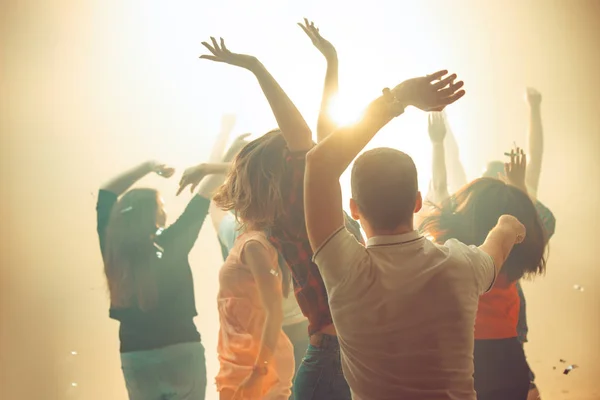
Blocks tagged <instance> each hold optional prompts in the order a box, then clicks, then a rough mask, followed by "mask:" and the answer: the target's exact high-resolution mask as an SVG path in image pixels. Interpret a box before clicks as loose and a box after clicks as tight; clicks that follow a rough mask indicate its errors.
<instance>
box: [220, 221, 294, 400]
mask: <svg viewBox="0 0 600 400" xmlns="http://www.w3.org/2000/svg"><path fill="white" fill-rule="evenodd" d="M250 241H257V242H259V243H260V244H262V245H263V246H264V247H265V248H266V249H267V250H268V252H269V254H270V256H271V263H272V266H273V269H274V270H275V271H277V270H278V269H279V265H278V256H277V251H276V250H275V248H274V247H273V246H272V245H271V244H270V243H269V241H268V240H267V238H266V237H265V235H264V233H262V232H247V233H244V234H242V235H240V236H238V238H237V239H236V240H235V244H234V245H233V248H232V249H231V251H230V253H229V256H228V257H227V260H225V263H224V264H223V266H222V267H221V270H220V272H219V286H220V287H219V294H218V296H217V304H218V307H219V320H220V329H219V343H218V346H217V354H218V357H219V364H220V368H219V373H218V374H217V377H216V383H217V390H218V391H222V390H223V389H225V388H227V389H231V390H235V389H237V387H238V386H239V385H240V384H241V383H242V382H243V381H244V379H246V378H247V377H248V376H249V375H250V373H251V372H252V368H253V366H254V363H255V362H256V357H257V356H258V352H259V349H260V344H261V339H262V331H263V326H264V322H265V318H266V311H265V309H264V307H263V305H262V302H261V300H260V294H259V292H258V288H257V287H256V282H255V281H254V277H253V275H252V272H251V271H250V267H248V266H247V265H245V264H244V263H243V262H242V261H241V260H242V258H243V257H242V253H243V252H244V248H245V246H246V244H247V243H248V242H250ZM280 275H281V274H279V277H280ZM280 279H281V277H280ZM293 375H294V349H293V347H292V343H291V342H290V340H289V339H288V337H287V336H286V335H285V333H284V332H283V330H281V331H280V332H279V339H278V340H277V347H276V348H275V352H274V354H273V358H272V359H271V361H270V362H269V369H268V372H267V375H266V376H265V377H264V379H263V388H262V394H261V397H260V398H261V399H262V400H287V399H288V397H289V396H290V394H291V390H290V388H291V386H292V377H293Z"/></svg>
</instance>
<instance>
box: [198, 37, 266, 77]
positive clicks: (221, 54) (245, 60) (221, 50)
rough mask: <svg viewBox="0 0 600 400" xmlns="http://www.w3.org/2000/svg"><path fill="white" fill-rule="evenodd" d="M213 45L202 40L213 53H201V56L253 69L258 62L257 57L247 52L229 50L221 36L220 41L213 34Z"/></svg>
mask: <svg viewBox="0 0 600 400" xmlns="http://www.w3.org/2000/svg"><path fill="white" fill-rule="evenodd" d="M210 40H211V42H212V45H211V44H209V43H208V42H202V45H203V46H204V47H206V48H207V49H208V51H210V52H211V53H212V55H201V56H200V58H203V59H205V60H211V61H216V62H222V63H225V64H229V65H235V66H236V67H241V68H246V69H251V68H252V67H253V66H255V65H256V64H257V63H258V60H257V59H256V57H253V56H248V55H246V54H236V53H232V52H231V51H229V49H228V48H227V46H225V41H224V40H223V38H220V39H219V41H220V43H217V40H216V39H215V38H214V37H212V36H211V38H210Z"/></svg>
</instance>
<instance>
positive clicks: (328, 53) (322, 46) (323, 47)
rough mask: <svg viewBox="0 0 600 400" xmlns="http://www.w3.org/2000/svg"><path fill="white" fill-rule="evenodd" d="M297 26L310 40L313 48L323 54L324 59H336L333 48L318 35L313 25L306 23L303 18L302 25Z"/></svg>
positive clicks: (306, 20)
mask: <svg viewBox="0 0 600 400" xmlns="http://www.w3.org/2000/svg"><path fill="white" fill-rule="evenodd" d="M298 26H299V27H300V28H302V30H303V31H304V33H306V36H308V37H309V38H310V40H311V41H312V43H313V44H314V45H315V47H316V48H317V49H318V50H319V51H320V52H321V54H323V55H324V56H325V57H326V58H328V59H329V58H332V57H337V52H336V50H335V47H333V45H332V44H331V43H330V42H329V41H328V40H326V39H324V38H323V36H321V34H320V33H319V28H317V27H316V26H315V23H314V22H312V21H308V19H306V18H304V24H302V23H300V22H299V23H298Z"/></svg>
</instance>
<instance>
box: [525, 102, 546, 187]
mask: <svg viewBox="0 0 600 400" xmlns="http://www.w3.org/2000/svg"><path fill="white" fill-rule="evenodd" d="M543 153H544V130H543V127H542V110H541V107H540V106H539V105H532V106H530V115H529V165H528V166H527V177H526V179H527V186H528V187H529V188H530V189H531V190H532V191H533V192H534V193H532V194H534V195H535V194H536V193H537V189H538V186H539V182H540V175H541V172H542V155H543Z"/></svg>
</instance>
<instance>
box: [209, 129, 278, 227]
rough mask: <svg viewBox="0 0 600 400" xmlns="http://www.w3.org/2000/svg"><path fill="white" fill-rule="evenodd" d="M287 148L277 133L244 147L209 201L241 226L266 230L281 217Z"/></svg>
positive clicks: (272, 132)
mask: <svg viewBox="0 0 600 400" xmlns="http://www.w3.org/2000/svg"><path fill="white" fill-rule="evenodd" d="M286 149H287V144H286V141H285V138H284V137H283V135H282V134H281V131H280V130H278V129H277V130H274V131H271V132H269V133H267V134H265V135H263V136H261V137H260V138H258V139H256V140H253V141H252V142H250V143H248V144H247V145H246V146H245V147H244V148H243V149H242V150H241V151H240V152H239V153H238V154H237V156H236V157H235V159H234V160H233V164H232V167H231V169H230V172H229V175H228V176H227V179H226V180H225V183H224V184H223V185H222V186H221V187H220V188H219V189H218V190H217V192H216V194H215V196H214V198H213V200H214V202H215V203H216V205H217V206H218V207H220V208H221V209H223V210H226V211H229V210H233V211H234V212H235V214H236V217H238V218H239V219H240V220H241V222H242V224H249V225H251V226H252V227H253V228H254V229H258V230H262V229H267V228H269V227H271V226H273V224H274V223H275V221H276V220H277V219H278V218H279V217H280V216H281V215H282V214H283V201H282V193H284V192H285V185H286V182H285V179H284V178H285V171H286V161H285V154H286Z"/></svg>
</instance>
